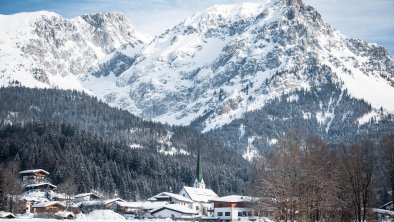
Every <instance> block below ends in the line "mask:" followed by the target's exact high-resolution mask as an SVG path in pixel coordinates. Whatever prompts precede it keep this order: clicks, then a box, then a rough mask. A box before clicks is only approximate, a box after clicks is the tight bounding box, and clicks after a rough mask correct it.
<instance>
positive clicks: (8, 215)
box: [0, 211, 15, 218]
mask: <svg viewBox="0 0 394 222" xmlns="http://www.w3.org/2000/svg"><path fill="white" fill-rule="evenodd" d="M0 218H15V215H14V214H12V213H10V212H5V211H0Z"/></svg>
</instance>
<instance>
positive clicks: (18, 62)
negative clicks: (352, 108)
mask: <svg viewBox="0 0 394 222" xmlns="http://www.w3.org/2000/svg"><path fill="white" fill-rule="evenodd" d="M13 16H15V18H13V17H12V16H2V17H0V22H1V23H0V24H4V23H6V24H11V20H14V21H18V23H20V24H18V26H14V25H9V26H8V27H7V28H5V29H1V32H2V33H0V34H2V35H1V37H0V38H1V41H0V44H1V45H2V47H1V51H0V53H1V56H0V58H1V62H0V75H1V76H0V79H1V81H2V83H3V84H5V85H7V84H9V82H10V81H11V80H14V79H15V80H18V81H19V82H21V83H22V84H23V85H28V86H42V85H44V86H45V85H50V86H59V87H61V88H80V89H84V90H87V91H90V92H91V93H92V94H94V95H97V96H98V97H100V98H101V99H103V100H104V101H106V102H108V103H109V104H111V105H113V106H117V107H120V108H123V109H127V110H129V111H130V112H132V113H134V114H136V115H139V116H141V117H143V118H146V119H154V120H158V121H161V122H168V123H170V124H179V125H190V126H192V127H196V128H198V129H200V130H201V131H203V132H207V131H209V130H212V129H217V128H219V127H222V126H224V125H225V124H227V123H230V122H232V121H233V120H235V119H239V118H242V117H243V116H244V115H245V114H246V113H249V112H251V111H254V110H259V109H262V108H263V107H264V106H265V105H266V104H268V103H270V102H271V101H273V100H274V99H277V98H280V96H281V95H283V94H289V95H291V94H292V92H294V91H297V90H301V89H305V90H310V89H311V88H320V87H322V86H324V85H325V84H327V83H333V84H334V85H336V87H337V88H338V89H339V90H340V91H343V92H346V93H345V94H346V95H350V96H352V97H355V98H358V99H364V100H365V101H366V102H368V103H370V104H371V105H372V107H373V108H374V109H376V110H377V109H380V108H381V107H382V108H383V109H384V110H385V111H386V112H391V113H394V99H393V95H394V87H393V86H394V60H393V58H392V57H391V56H390V55H389V54H388V52H387V50H386V49H384V48H383V47H381V46H378V45H376V44H371V43H366V42H363V41H361V40H357V39H351V38H348V37H346V36H344V35H342V34H341V33H339V32H338V31H337V30H335V28H333V27H332V26H330V25H328V24H326V23H324V21H323V20H322V18H321V16H320V15H319V13H318V12H317V11H316V10H315V9H313V8H312V7H310V6H306V5H304V4H303V2H302V1H301V0H264V1H261V2H260V3H239V4H233V5H215V6H212V7H210V8H208V9H207V10H205V11H203V12H200V13H196V14H195V15H193V16H191V17H190V18H187V19H186V20H184V21H183V22H182V23H180V24H179V25H177V26H175V27H174V28H172V29H171V30H169V31H167V32H166V33H163V34H162V35H160V36H158V37H156V38H154V39H153V40H152V41H150V43H149V44H143V43H144V42H145V43H147V42H149V39H147V38H145V37H144V36H143V35H141V34H137V33H136V32H135V31H133V30H132V28H131V26H129V25H128V23H127V22H126V19H125V18H124V17H123V16H121V15H119V14H103V13H100V14H97V15H87V16H81V17H78V18H75V19H71V20H65V19H62V18H61V17H60V16H58V15H56V14H53V13H42V12H40V13H33V14H26V16H21V15H13ZM9 20H10V21H9ZM12 27H21V28H18V29H15V28H12ZM92 27H94V29H93V28H92ZM97 27H99V29H98V30H96V28H97ZM58 32H60V34H58ZM3 34H4V35H3ZM59 36H60V37H59ZM145 39H146V40H145ZM3 48H4V49H3ZM32 74H33V75H32ZM66 78H67V80H69V79H70V80H69V81H70V82H69V83H68V85H67V81H64V79H66ZM341 95H342V94H341ZM338 98H342V97H338ZM317 102H318V101H317ZM340 102H341V100H339V99H338V100H335V101H334V100H332V103H330V106H329V112H323V111H322V113H320V115H319V113H310V114H308V113H307V112H309V111H308V110H305V113H307V116H316V118H318V117H320V119H321V121H322V122H324V125H325V126H324V127H325V129H326V131H327V132H328V131H329V129H330V126H331V124H332V119H333V118H334V114H333V113H335V107H336V106H338V103H340ZM256 136H258V135H256ZM256 138H257V137H256Z"/></svg>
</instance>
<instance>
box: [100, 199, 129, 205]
mask: <svg viewBox="0 0 394 222" xmlns="http://www.w3.org/2000/svg"><path fill="white" fill-rule="evenodd" d="M116 201H119V202H126V201H125V200H123V199H121V198H114V199H108V200H106V201H104V204H105V205H107V204H110V203H113V202H116Z"/></svg>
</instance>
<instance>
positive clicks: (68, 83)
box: [0, 11, 149, 90]
mask: <svg viewBox="0 0 394 222" xmlns="http://www.w3.org/2000/svg"><path fill="white" fill-rule="evenodd" d="M0 24H1V29H0V85H10V84H15V83H18V84H21V85H25V86H30V87H58V88H67V89H70V88H71V89H78V90H84V88H83V86H82V85H81V83H80V81H81V78H83V77H84V76H86V74H87V73H89V72H93V71H95V70H97V68H98V67H100V66H103V65H105V64H106V63H107V62H108V61H110V60H111V58H113V57H114V56H116V55H119V54H122V53H123V54H124V53H127V55H128V56H127V57H128V58H129V57H131V58H132V57H133V56H134V54H135V52H138V51H139V50H140V49H141V47H142V46H143V45H144V44H146V43H147V42H148V41H149V37H146V36H145V35H143V34H140V33H138V32H136V31H135V30H134V29H133V27H132V25H131V24H130V23H129V21H128V20H127V18H126V17H125V16H124V15H122V14H120V13H97V14H91V15H82V16H79V17H76V18H73V19H64V18H62V17H61V16H60V15H58V14H55V13H52V12H45V11H39V12H33V13H19V14H14V15H0ZM121 65H122V64H118V66H121ZM128 67H129V66H128ZM128 67H127V68H128Z"/></svg>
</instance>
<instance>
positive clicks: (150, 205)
mask: <svg viewBox="0 0 394 222" xmlns="http://www.w3.org/2000/svg"><path fill="white" fill-rule="evenodd" d="M116 204H118V205H119V206H120V207H127V208H136V209H143V210H152V209H155V208H159V207H162V206H164V205H166V204H167V202H164V201H155V202H150V201H144V202H119V201H117V202H116Z"/></svg>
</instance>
